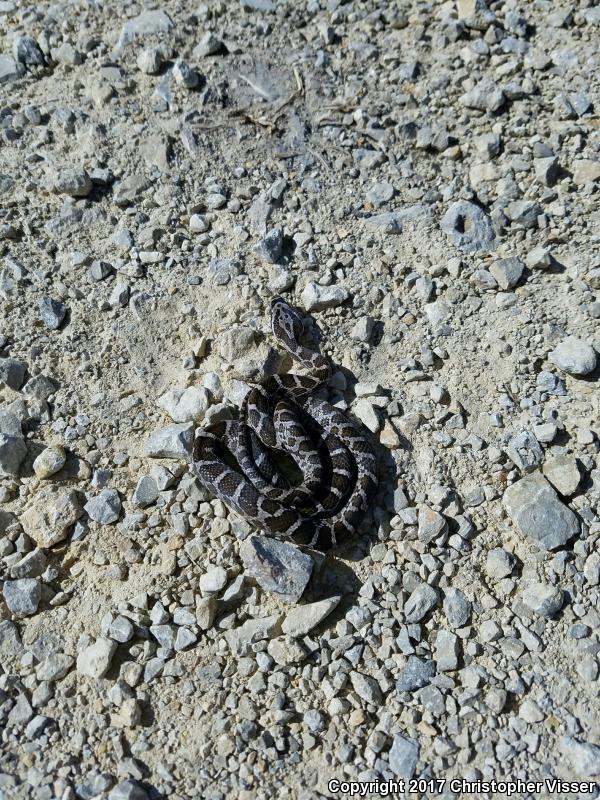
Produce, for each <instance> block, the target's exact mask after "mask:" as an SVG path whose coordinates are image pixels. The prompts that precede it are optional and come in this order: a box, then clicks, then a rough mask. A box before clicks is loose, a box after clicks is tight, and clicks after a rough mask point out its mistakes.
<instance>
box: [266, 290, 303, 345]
mask: <svg viewBox="0 0 600 800" xmlns="http://www.w3.org/2000/svg"><path fill="white" fill-rule="evenodd" d="M271 328H272V329H273V335H274V336H275V337H276V338H278V339H281V340H283V342H284V343H285V344H288V345H295V344H297V342H298V338H299V337H300V336H301V334H302V331H303V330H304V323H303V322H302V319H301V317H300V315H299V314H298V312H297V311H296V310H295V309H293V308H292V307H291V306H290V305H289V303H286V301H285V300H284V299H283V297H274V298H273V300H271Z"/></svg>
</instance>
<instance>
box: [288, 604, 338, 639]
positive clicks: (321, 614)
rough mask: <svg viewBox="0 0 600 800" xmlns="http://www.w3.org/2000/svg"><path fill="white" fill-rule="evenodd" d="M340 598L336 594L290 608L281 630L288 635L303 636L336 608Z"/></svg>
mask: <svg viewBox="0 0 600 800" xmlns="http://www.w3.org/2000/svg"><path fill="white" fill-rule="evenodd" d="M341 599H342V596H341V595H339V594H336V595H333V596H332V597H327V598H326V599H325V600H319V601H317V602H316V603H307V604H306V605H303V606H296V608H292V609H291V610H290V611H288V613H287V614H286V616H285V618H284V620H283V623H282V625H281V630H282V631H283V633H286V634H289V635H290V636H305V635H306V634H307V633H309V631H311V630H312V629H313V628H316V627H317V625H319V624H320V623H321V622H322V621H323V620H324V619H325V617H327V616H328V615H329V614H331V612H332V611H333V610H334V608H337V606H338V604H339V602H340V600H341Z"/></svg>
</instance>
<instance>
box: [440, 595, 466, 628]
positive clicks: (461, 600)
mask: <svg viewBox="0 0 600 800" xmlns="http://www.w3.org/2000/svg"><path fill="white" fill-rule="evenodd" d="M443 608H444V614H445V615H446V619H447V620H448V623H449V624H450V625H451V626H452V627H453V628H462V627H463V626H464V625H466V624H467V622H468V621H469V618H470V616H471V602H470V601H469V600H468V599H467V597H466V596H465V594H464V593H463V592H461V590H460V589H454V588H452V587H450V588H448V589H446V590H445V591H444V605H443Z"/></svg>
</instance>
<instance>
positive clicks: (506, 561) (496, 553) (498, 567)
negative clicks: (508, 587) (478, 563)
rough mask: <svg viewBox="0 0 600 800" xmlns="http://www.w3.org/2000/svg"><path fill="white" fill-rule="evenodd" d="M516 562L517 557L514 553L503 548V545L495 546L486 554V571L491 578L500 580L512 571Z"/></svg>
mask: <svg viewBox="0 0 600 800" xmlns="http://www.w3.org/2000/svg"><path fill="white" fill-rule="evenodd" d="M516 563H517V559H516V558H515V557H514V556H513V554H512V553H509V552H508V551H506V550H503V549H502V548H501V547H495V548H494V549H493V550H490V551H489V552H488V554H487V556H486V561H485V571H486V574H487V576H488V577H489V578H491V579H492V580H494V581H500V580H502V578H507V577H508V576H509V575H510V574H511V573H512V571H513V569H514V568H515V564H516Z"/></svg>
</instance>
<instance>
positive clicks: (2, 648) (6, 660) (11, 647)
mask: <svg viewBox="0 0 600 800" xmlns="http://www.w3.org/2000/svg"><path fill="white" fill-rule="evenodd" d="M22 652H23V644H22V642H21V637H20V635H19V629H18V628H17V626H16V625H15V623H14V622H11V621H10V620H8V619H2V620H0V660H1V662H2V664H6V665H8V664H11V663H12V662H13V661H15V660H16V659H17V658H18V657H19V656H20V655H21V653H22Z"/></svg>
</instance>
